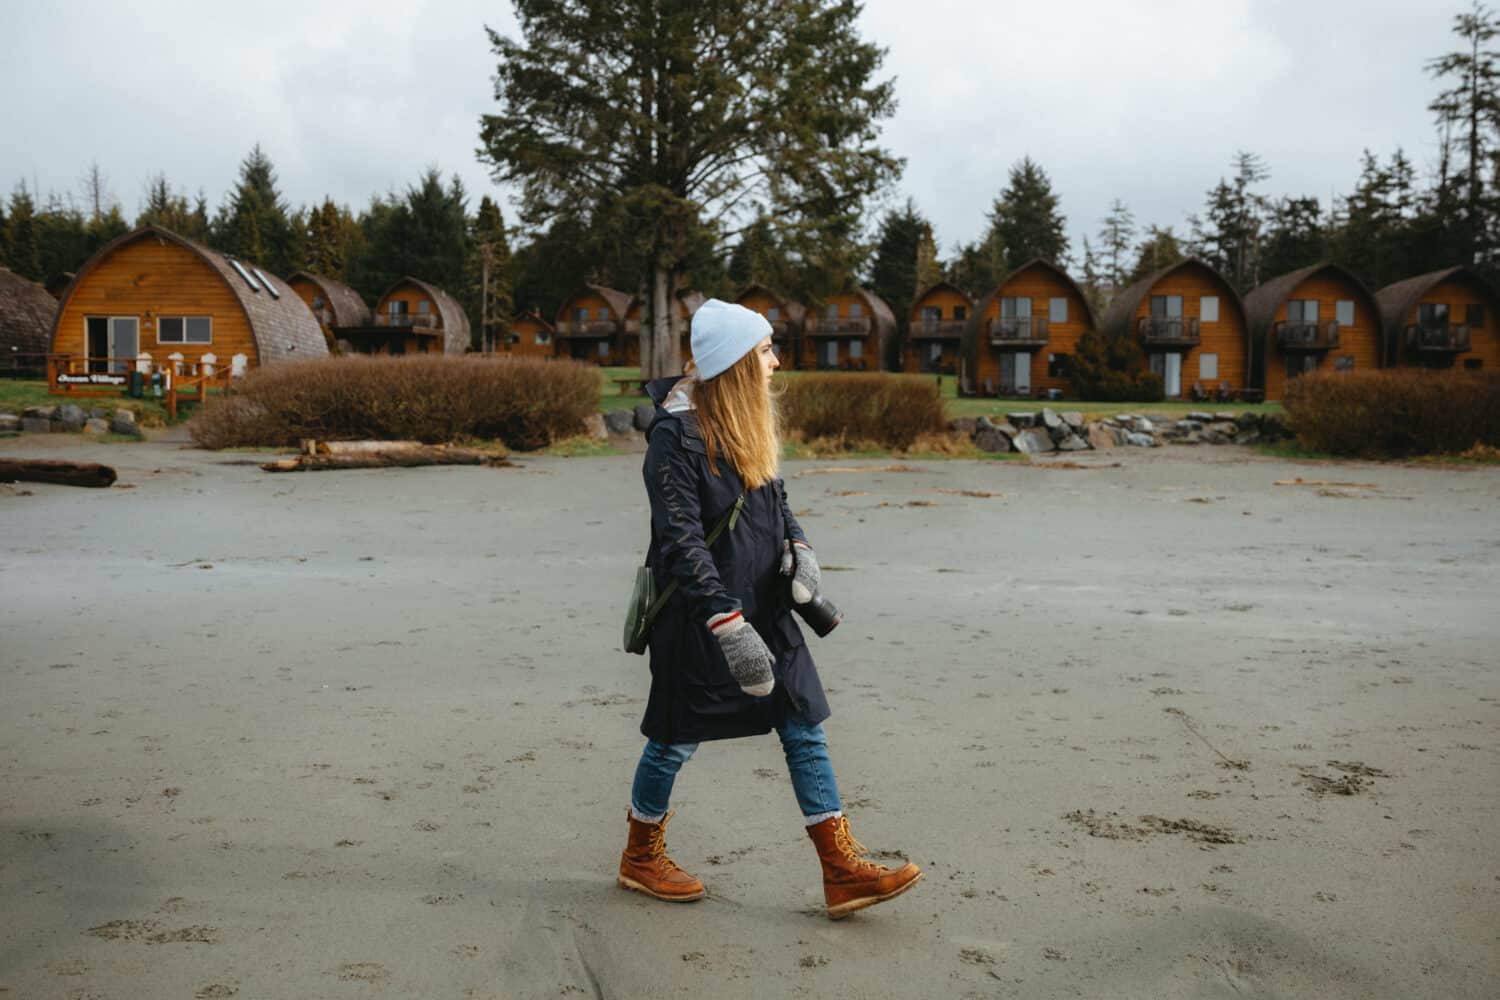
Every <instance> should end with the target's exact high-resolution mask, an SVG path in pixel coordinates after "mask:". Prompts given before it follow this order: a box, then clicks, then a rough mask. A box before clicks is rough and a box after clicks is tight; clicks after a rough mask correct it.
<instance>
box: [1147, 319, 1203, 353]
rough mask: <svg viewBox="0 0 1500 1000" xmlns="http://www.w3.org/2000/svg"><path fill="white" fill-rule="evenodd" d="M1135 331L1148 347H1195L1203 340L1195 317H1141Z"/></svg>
mask: <svg viewBox="0 0 1500 1000" xmlns="http://www.w3.org/2000/svg"><path fill="white" fill-rule="evenodd" d="M1136 331H1137V332H1138V333H1139V334H1140V335H1141V340H1142V341H1144V342H1145V344H1146V345H1147V346H1148V347H1196V346H1198V344H1199V343H1200V342H1201V341H1202V339H1203V338H1202V335H1201V334H1200V333H1199V331H1198V318H1197V317H1196V316H1143V317H1141V321H1140V322H1139V323H1137V324H1136Z"/></svg>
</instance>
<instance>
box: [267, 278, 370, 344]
mask: <svg viewBox="0 0 1500 1000" xmlns="http://www.w3.org/2000/svg"><path fill="white" fill-rule="evenodd" d="M287 284H289V285H291V286H292V291H294V292H296V293H297V296H298V297H299V298H301V299H302V301H303V302H306V303H307V308H309V309H311V310H312V314H313V318H314V319H316V320H317V321H318V323H319V324H321V325H322V326H323V328H324V329H326V330H334V331H336V330H338V329H339V328H340V327H364V326H373V325H374V317H373V315H372V314H371V312H370V307H369V306H367V305H365V300H364V298H362V297H361V296H360V294H359V293H358V292H356V291H355V290H354V289H352V288H350V287H349V286H348V285H346V284H344V283H343V282H342V281H338V280H336V279H334V278H325V277H324V276H323V275H321V274H313V273H312V272H311V271H298V272H297V273H296V274H294V275H292V276H291V277H290V278H288V279H287Z"/></svg>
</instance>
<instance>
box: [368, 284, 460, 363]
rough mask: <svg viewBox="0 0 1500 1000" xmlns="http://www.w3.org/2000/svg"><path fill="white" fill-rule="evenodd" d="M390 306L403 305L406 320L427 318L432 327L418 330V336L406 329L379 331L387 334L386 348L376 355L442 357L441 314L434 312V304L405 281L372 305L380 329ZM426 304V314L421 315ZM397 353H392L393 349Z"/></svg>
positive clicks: (388, 314) (380, 348) (397, 328)
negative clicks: (397, 347) (410, 317)
mask: <svg viewBox="0 0 1500 1000" xmlns="http://www.w3.org/2000/svg"><path fill="white" fill-rule="evenodd" d="M392 302H405V303H406V312H407V314H408V315H410V316H430V317H432V325H431V326H427V327H422V328H421V329H422V331H423V332H421V333H417V332H415V331H413V330H412V329H411V328H410V327H400V326H392V327H382V329H388V330H389V331H390V336H389V339H388V340H387V342H386V344H384V345H382V346H379V347H377V348H376V349H375V351H374V353H376V354H442V353H443V339H444V338H443V314H442V312H441V311H440V310H439V309H438V304H437V303H436V302H434V301H433V298H432V296H431V295H428V294H427V293H426V292H425V291H423V290H422V289H421V288H418V287H417V286H416V285H414V284H412V283H411V282H409V281H405V282H401V283H400V284H398V285H396V286H395V287H393V288H392V289H391V290H390V291H388V292H386V293H385V294H384V295H382V296H381V297H380V301H379V302H377V303H375V323H376V325H377V326H380V324H381V323H382V322H384V321H385V320H386V319H388V318H389V316H390V314H391V305H390V304H391V303H392ZM423 303H426V305H427V311H426V312H425V313H424V312H422V304H423ZM397 344H399V345H400V346H401V350H399V351H398V350H396V349H395V347H396V345H397Z"/></svg>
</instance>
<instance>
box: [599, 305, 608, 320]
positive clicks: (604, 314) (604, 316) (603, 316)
mask: <svg viewBox="0 0 1500 1000" xmlns="http://www.w3.org/2000/svg"><path fill="white" fill-rule="evenodd" d="M598 313H599V321H600V322H607V321H608V320H609V309H607V308H606V307H604V306H600V307H599V309H598Z"/></svg>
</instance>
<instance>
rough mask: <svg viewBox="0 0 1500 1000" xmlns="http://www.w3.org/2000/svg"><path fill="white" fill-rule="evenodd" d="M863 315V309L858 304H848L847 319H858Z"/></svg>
mask: <svg viewBox="0 0 1500 1000" xmlns="http://www.w3.org/2000/svg"><path fill="white" fill-rule="evenodd" d="M864 314H865V311H864V307H863V306H861V305H860V304H859V303H858V302H851V303H849V318H850V319H858V318H859V317H861V316H863V315H864Z"/></svg>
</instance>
